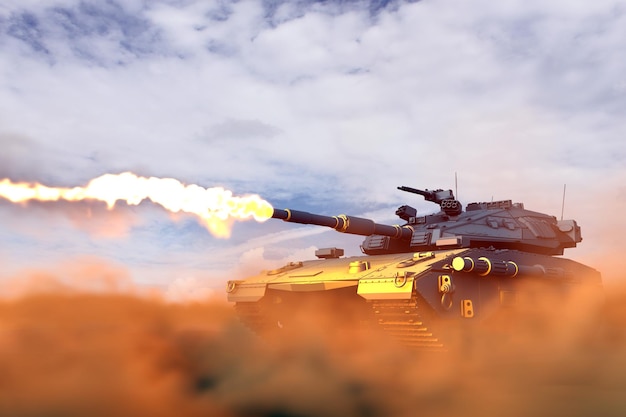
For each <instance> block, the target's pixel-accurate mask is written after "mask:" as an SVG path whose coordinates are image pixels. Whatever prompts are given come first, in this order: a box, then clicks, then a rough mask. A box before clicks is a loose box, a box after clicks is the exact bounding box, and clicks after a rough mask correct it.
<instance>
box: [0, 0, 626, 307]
mask: <svg viewBox="0 0 626 417" xmlns="http://www.w3.org/2000/svg"><path fill="white" fill-rule="evenodd" d="M625 55H626V2H624V1H610V0H597V1H594V2H588V1H578V0H567V1H565V0H556V1H552V2H545V1H538V0H524V1H521V0H519V1H518V0H503V1H499V2H492V1H484V0H478V1H474V2H464V1H459V0H424V1H418V2H413V1H393V0H391V1H384V0H378V1H376V0H372V1H348V0H343V1H341V0H336V1H311V0H302V1H281V0H266V1H245V0H242V1H229V0H219V1H206V0H203V1H199V0H198V1H195V0H170V1H159V0H151V1H141V0H124V1H123V2H122V1H115V0H108V1H75V0H46V1H40V0H5V1H3V2H2V5H0V149H1V150H0V178H10V179H12V180H14V181H32V182H40V183H44V184H47V185H51V186H59V187H73V186H79V185H85V184H86V183H87V182H88V181H89V180H90V179H92V178H95V177H98V176H100V175H102V174H105V173H121V172H126V171H132V172H135V173H136V174H138V175H142V176H155V177H168V178H176V179H178V180H180V181H182V182H184V183H186V184H198V185H201V186H203V187H207V188H209V187H214V186H221V187H226V188H228V189H230V190H232V191H233V192H234V193H235V194H237V195H244V194H250V193H253V194H258V195H260V196H261V197H262V198H264V199H266V200H268V201H269V202H270V203H271V204H272V205H274V206H275V207H279V208H285V207H289V208H294V209H301V210H307V211H313V212H319V213H321V214H327V215H336V214H340V213H347V214H351V215H356V216H362V217H371V218H373V219H374V220H376V221H379V222H382V223H388V224H394V223H397V222H399V219H397V218H395V216H394V212H395V209H396V208H397V207H398V206H400V205H403V204H410V205H412V206H414V207H416V208H417V209H418V212H420V213H423V214H428V213H431V212H434V211H436V209H437V207H436V206H434V205H432V203H427V202H424V201H422V200H421V198H420V197H418V196H414V195H411V194H406V193H403V192H401V191H398V190H397V189H396V187H397V186H400V185H407V186H411V187H415V188H422V189H423V188H429V189H434V188H444V189H448V188H451V189H454V188H455V174H456V175H457V177H458V188H457V190H458V193H457V194H458V195H457V197H458V198H459V199H460V200H461V202H463V203H464V204H466V203H469V202H472V201H489V200H491V199H495V200H500V199H512V200H513V201H514V202H523V203H524V204H525V206H526V208H528V209H531V210H534V211H540V212H545V213H548V214H551V215H555V216H557V217H560V214H561V210H562V200H563V188H564V185H565V184H566V190H567V191H566V195H565V207H564V210H563V211H564V217H565V218H573V219H575V220H577V221H578V223H579V225H580V226H581V227H582V234H583V239H584V240H583V242H582V243H581V244H579V247H578V248H575V249H568V250H567V251H566V252H565V256H566V257H568V258H571V259H574V260H577V261H580V262H583V263H586V264H589V265H591V266H593V267H595V268H597V269H599V270H600V271H601V272H602V273H603V275H604V279H605V282H608V283H611V282H615V281H617V280H619V276H621V275H623V273H622V272H621V271H623V269H622V268H623V267H625V266H626V262H624V261H623V259H622V255H621V253H623V250H624V249H625V248H626V244H624V241H623V240H624V236H626V222H625V221H624V218H623V216H624V213H626V185H625V184H626V168H625V167H626V143H625V139H624V134H625V132H626V118H625V117H623V116H624V114H625V112H626V59H624V56H625ZM0 216H1V217H2V219H4V221H3V226H2V228H0V262H1V263H2V265H3V267H2V269H1V270H0V277H2V279H4V280H10V279H11V277H14V276H17V275H19V273H20V271H24V270H46V271H50V270H55V269H62V268H63V265H67V263H75V264H81V263H84V264H91V263H96V264H98V263H101V262H104V263H105V264H110V265H113V266H114V267H115V268H121V269H123V270H124V271H126V272H125V273H126V274H127V276H128V279H129V281H130V282H132V283H133V284H134V285H137V286H156V287H159V288H163V289H165V290H166V291H167V292H168V294H171V295H172V297H183V296H194V295H197V294H205V293H206V292H207V291H208V292H211V291H215V292H217V293H221V292H223V287H224V283H225V281H226V280H227V279H233V278H238V279H240V278H243V277H245V276H246V275H247V274H253V273H256V272H258V271H260V270H262V269H273V268H276V267H278V266H280V265H282V264H283V263H285V262H289V261H296V260H303V259H311V258H314V250H315V248H319V247H329V246H338V247H342V248H344V249H346V254H347V255H357V254H359V253H360V251H359V249H358V246H359V244H360V243H361V241H362V239H361V238H360V237H359V236H346V235H341V234H339V233H336V232H334V231H332V230H328V231H327V230H322V229H319V228H315V227H307V226H299V225H291V224H286V223H284V222H280V221H275V220H269V221H267V222H265V223H255V222H254V221H246V222H241V223H237V224H236V225H235V226H234V228H233V231H232V235H231V237H230V238H229V239H222V238H217V237H214V236H212V235H211V234H210V233H208V231H207V230H206V229H205V228H203V227H202V226H201V225H200V224H198V222H197V221H196V220H195V219H194V218H192V217H186V216H182V215H172V214H169V213H166V212H165V211H164V210H162V209H161V208H159V207H155V206H152V205H150V204H149V203H143V204H141V205H139V206H126V205H123V204H118V205H117V206H116V208H115V209H114V210H112V211H108V210H107V209H106V206H105V205H104V204H100V203H98V204H97V203H93V202H92V203H88V202H84V203H30V204H28V205H15V204H11V203H9V202H8V201H5V200H2V201H0Z"/></svg>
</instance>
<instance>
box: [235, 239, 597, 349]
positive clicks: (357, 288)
mask: <svg viewBox="0 0 626 417" xmlns="http://www.w3.org/2000/svg"><path fill="white" fill-rule="evenodd" d="M462 260H463V261H462ZM580 292H584V293H585V294H596V293H597V294H601V278H600V274H599V273H598V271H596V270H594V269H592V268H590V267H587V266H585V265H582V264H580V263H578V262H575V261H572V260H569V259H565V258H560V257H553V256H546V255H537V254H529V253H527V252H521V251H515V250H488V249H453V250H441V251H432V252H418V253H400V254H388V255H376V256H359V257H350V258H336V259H321V260H311V261H304V262H297V263H291V264H288V265H285V266H284V267H282V268H278V269H276V270H272V271H263V272H262V273H261V274H259V275H257V276H254V277H250V278H248V279H245V280H239V281H229V283H228V287H227V294H228V300H229V301H231V302H235V308H236V310H237V312H238V315H239V317H240V318H241V319H242V321H243V322H244V323H245V324H246V325H248V326H249V327H250V328H252V329H253V330H254V331H256V332H258V333H260V334H262V335H272V334H277V333H289V332H290V331H291V329H297V328H301V327H302V326H306V325H308V322H311V321H314V320H316V319H317V318H321V317H322V316H323V321H324V326H328V327H333V326H337V327H341V326H346V325H347V326H360V327H363V328H368V329H374V328H375V329H377V330H382V331H384V332H385V333H386V334H388V335H389V336H390V337H391V338H392V339H394V340H396V341H398V342H400V343H402V344H404V345H407V346H411V347H416V348H420V349H427V350H439V349H445V348H446V347H447V346H448V345H449V344H450V343H452V341H453V340H454V339H455V337H457V336H458V331H459V329H461V331H462V330H463V329H465V328H467V329H469V328H475V327H476V326H483V327H484V326H485V325H487V324H489V325H490V326H491V325H492V324H493V323H498V326H501V325H502V324H503V323H504V325H505V326H511V325H519V323H520V321H521V322H524V321H526V319H528V318H529V317H530V316H531V315H532V314H533V312H537V313H539V314H545V313H546V310H544V309H543V307H546V304H548V306H547V309H548V310H549V311H550V315H552V316H554V315H555V313H554V312H558V311H564V309H563V308H562V307H563V306H564V304H565V303H567V302H568V301H567V300H569V299H570V297H571V296H572V295H573V294H578V293H580ZM598 297H600V295H598V296H597V297H596V296H594V297H592V298H593V299H594V300H595V299H597V298H598ZM542 310H543V311H542ZM305 312H306V314H300V313H305ZM514 322H517V324H514ZM498 326H495V327H494V328H499V327H498ZM509 330H510V328H509Z"/></svg>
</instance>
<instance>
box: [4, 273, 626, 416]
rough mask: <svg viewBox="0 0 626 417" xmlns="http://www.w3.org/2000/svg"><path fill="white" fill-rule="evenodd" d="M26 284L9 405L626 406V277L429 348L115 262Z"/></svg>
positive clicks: (260, 410) (7, 372)
mask: <svg viewBox="0 0 626 417" xmlns="http://www.w3.org/2000/svg"><path fill="white" fill-rule="evenodd" d="M68 268H69V267H68ZM77 273H82V274H83V276H82V277H77ZM67 277H72V278H71V279H69V280H68V279H67ZM16 278H18V279H22V282H23V283H28V284H24V285H23V286H22V287H21V289H20V291H13V293H12V294H13V297H6V298H5V299H4V300H3V301H0V370H1V372H0V415H10V416H36V415H42V416H43V415H56V416H86V415H88V416H113V415H115V416H140V415H145V416H220V417H228V416H242V417H243V416H245V417H248V416H268V417H269V416H284V417H286V416H294V417H295V416H310V417H312V416H324V417H332V416H336V417H351V416H406V417H410V416H411V417H412V416H443V415H461V416H485V415H506V416H555V415H566V416H590V415H594V416H622V415H625V414H626V397H625V396H624V390H625V389H626V355H625V354H624V352H626V288H624V287H613V288H612V289H611V290H610V291H608V292H607V298H606V303H605V304H604V305H602V306H600V307H598V308H591V309H589V310H587V309H582V308H579V309H577V308H574V309H573V311H572V314H568V315H566V317H568V318H567V319H566V320H563V319H562V317H563V316H560V317H561V318H560V319H559V321H552V320H551V319H550V318H551V316H552V314H551V313H552V312H553V311H554V310H553V309H554V308H558V309H559V310H561V312H562V310H563V309H564V308H565V307H566V306H567V303H559V304H558V305H554V304H553V305H548V306H544V307H545V308H546V310H541V303H539V304H537V305H536V307H537V308H536V309H534V308H533V309H530V310H532V312H531V314H529V316H528V321H527V323H525V326H523V328H522V329H521V330H520V331H518V332H512V331H509V330H507V331H506V332H504V333H502V334H501V337H496V338H494V337H491V338H490V339H486V338H485V339H480V338H478V339H476V335H473V334H470V335H464V336H465V337H468V338H470V339H472V340H474V341H473V342H472V343H469V344H464V345H463V348H462V349H460V348H459V347H460V346H451V349H450V350H449V351H448V352H444V353H424V352H413V351H410V350H406V349H404V348H402V347H400V346H398V345H396V344H394V343H393V342H392V341H389V340H388V339H387V338H386V337H384V336H381V335H374V336H373V337H372V336H371V335H364V334H359V333H358V332H356V331H352V330H351V328H349V327H347V326H346V327H345V328H341V327H340V328H339V329H338V330H337V331H334V332H330V331H329V330H328V326H327V324H328V323H329V322H332V323H338V322H341V321H342V319H343V317H342V316H341V315H339V314H336V313H335V312H334V311H333V309H332V306H331V307H330V308H328V309H322V310H320V311H318V312H317V313H316V315H315V316H314V317H304V318H303V319H302V320H303V322H302V328H301V329H300V331H298V332H296V333H294V334H292V335H291V336H290V338H288V339H284V340H270V341H268V340H262V339H260V338H258V337H257V336H255V335H254V334H253V333H251V332H250V331H248V330H247V329H246V328H245V327H243V326H242V325H241V324H240V323H239V322H238V320H237V319H236V317H235V316H234V314H233V309H232V306H231V305H228V304H225V303H224V302H222V301H217V300H216V301H210V302H205V303H193V304H168V303H165V302H164V301H162V298H160V297H158V296H156V295H154V294H153V295H150V296H148V295H136V293H137V292H136V290H135V289H133V288H132V287H131V286H129V285H128V278H127V277H126V276H125V274H124V272H123V271H121V270H118V269H115V268H110V267H107V266H106V265H103V264H94V266H93V267H92V268H88V267H85V268H83V269H74V270H71V268H70V269H68V270H67V271H62V273H58V274H49V273H39V274H37V273H30V274H29V276H28V277H16ZM81 279H82V280H81ZM77 280H78V281H77ZM79 281H80V282H82V284H80V283H79ZM14 282H15V281H14ZM88 282H92V283H93V284H92V285H87V283H88ZM44 284H45V285H44ZM28 288H30V290H29V289H28ZM5 294H8V293H7V292H5ZM574 304H575V305H574V307H576V306H582V305H583V304H584V300H581V299H577V300H576V301H575V303H574ZM335 311H336V310H335ZM323 313H325V314H323ZM546 336H549V337H550V339H549V341H546ZM466 342H467V341H466ZM466 342H464V343H466Z"/></svg>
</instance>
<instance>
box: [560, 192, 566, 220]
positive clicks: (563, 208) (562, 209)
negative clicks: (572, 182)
mask: <svg viewBox="0 0 626 417" xmlns="http://www.w3.org/2000/svg"><path fill="white" fill-rule="evenodd" d="M566 186H567V184H563V202H562V203H561V220H563V212H564V211H565V187H566Z"/></svg>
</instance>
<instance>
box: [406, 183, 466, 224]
mask: <svg viewBox="0 0 626 417" xmlns="http://www.w3.org/2000/svg"><path fill="white" fill-rule="evenodd" d="M398 190H402V191H406V192H408V193H413V194H419V195H421V196H423V197H424V200H426V201H432V202H433V203H436V204H439V206H440V207H441V210H443V212H444V213H446V214H447V215H448V216H458V215H459V214H461V213H462V212H463V206H462V205H461V203H460V202H459V201H458V200H457V199H456V198H454V194H453V193H452V190H442V189H437V190H428V189H426V190H418V189H417V188H413V187H405V186H400V187H398ZM411 208H412V207H410V206H402V207H400V208H399V209H398V211H397V212H396V214H397V215H398V216H400V217H401V218H403V219H405V220H406V218H405V217H404V216H403V214H404V212H409V213H410V212H412V211H411V210H409V209H411ZM413 211H414V209H413Z"/></svg>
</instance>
